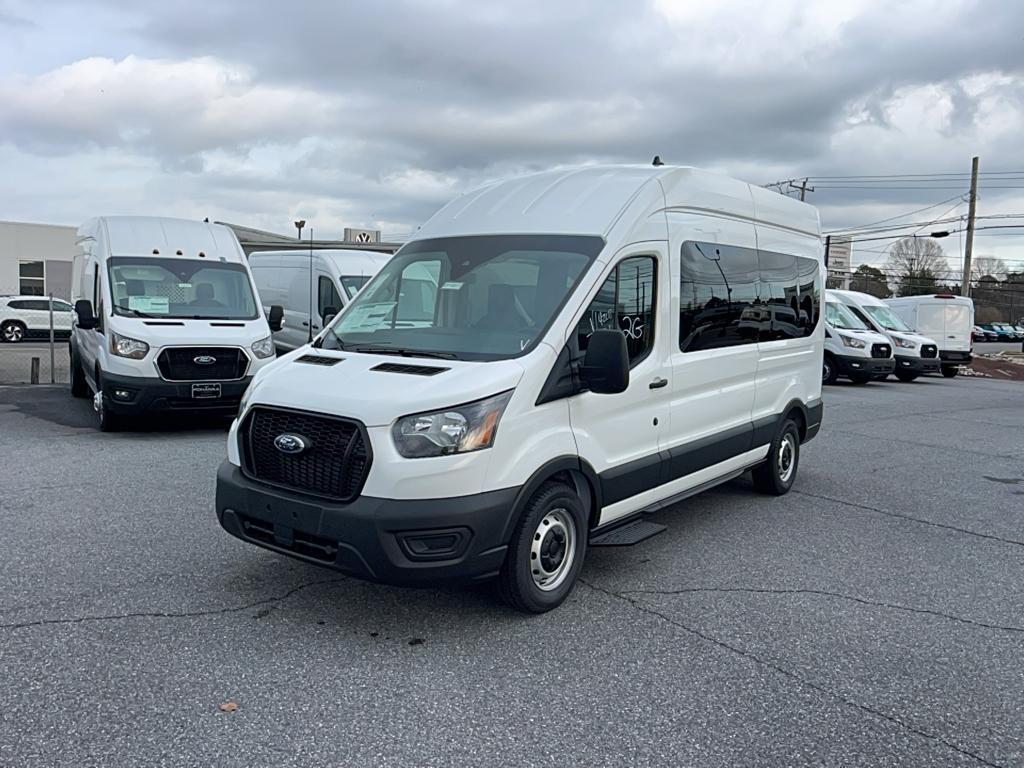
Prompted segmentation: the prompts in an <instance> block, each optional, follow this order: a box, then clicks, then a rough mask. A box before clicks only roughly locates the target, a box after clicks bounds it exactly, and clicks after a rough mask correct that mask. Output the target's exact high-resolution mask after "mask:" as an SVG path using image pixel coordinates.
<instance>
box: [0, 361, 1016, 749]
mask: <svg viewBox="0 0 1024 768" xmlns="http://www.w3.org/2000/svg"><path fill="white" fill-rule="evenodd" d="M825 402H826V406H825V422H824V426H823V428H822V431H821V434H820V436H819V437H818V438H817V439H816V440H814V441H813V442H811V443H810V444H808V445H806V446H805V448H804V452H803V454H802V458H801V464H800V467H799V475H798V478H797V481H796V486H795V488H794V490H793V491H792V492H791V493H790V494H789V495H787V496H785V497H782V498H768V497H764V496H758V495H755V494H754V493H753V492H752V490H751V487H750V482H749V480H748V479H740V480H736V481H734V482H732V483H729V484H728V485H726V486H723V487H720V488H718V489H716V490H713V491H711V492H709V493H706V494H703V495H701V496H698V497H694V498H692V499H689V500H687V501H686V502H684V503H682V504H680V505H678V506H677V507H675V508H673V509H670V510H665V511H663V512H660V513H659V514H657V515H656V516H655V517H654V519H655V520H657V521H658V522H662V523H665V524H666V525H668V526H669V528H668V531H667V532H665V533H663V534H661V535H660V536H657V537H655V538H653V539H650V540H649V541H647V542H645V543H643V544H641V545H638V546H635V547H631V548H623V549H596V550H592V551H591V552H590V553H588V555H587V562H586V565H585V568H584V571H583V577H582V578H583V581H582V583H581V584H580V585H579V586H578V587H577V589H576V590H575V592H574V593H573V595H572V596H571V598H570V600H569V601H568V602H567V603H566V604H565V605H563V606H562V607H561V608H560V609H558V610H556V611H554V612H552V613H549V614H546V615H543V616H537V617H528V616H522V615H518V614H514V613H511V612H510V611H509V610H507V609H506V608H505V607H504V606H503V605H502V604H501V603H500V602H499V601H498V600H497V598H496V597H495V595H494V594H493V592H492V591H491V590H490V589H489V588H487V587H478V588H474V589H465V590H459V589H451V590H434V589H420V590H412V589H399V588H390V587H382V586H376V585H372V584H367V583H362V582H359V581H354V580H351V579H346V578H343V577H341V576H340V575H338V574H335V573H333V572H331V571H327V570H323V569H318V568H315V567H312V566H306V565H303V564H300V563H297V562H295V561H292V560H289V559H287V558H284V557H280V556H277V555H274V554H272V553H269V552H265V551H262V550H260V549H258V548H255V547H252V546H249V545H246V544H244V543H242V542H240V541H237V540H235V539H233V538H231V537H230V536H228V535H227V534H226V533H224V532H223V531H222V530H220V528H219V526H218V525H217V522H216V517H215V515H214V510H213V492H214V472H215V469H216V466H217V464H218V463H219V462H220V460H221V458H222V457H223V455H224V451H225V448H224V442H225V436H226V433H225V429H224V428H223V426H222V425H215V426H214V427H212V428H210V427H201V426H197V425H195V424H181V423H174V424H157V425H151V426H149V427H147V429H146V430H144V431H139V432H129V433H124V434H101V433H99V432H97V431H95V429H94V428H93V415H92V413H91V412H90V410H89V408H88V405H87V404H86V403H85V402H83V401H74V400H71V399H70V397H69V396H68V395H67V394H66V392H65V391H64V389H62V388H50V387H35V388H25V387H21V388H14V387H7V388H4V387H0V456H2V462H0V466H2V471H0V526H2V527H0V531H2V534H0V585H2V590H0V766H17V767H18V768H30V767H34V766H46V767H47V768H49V767H50V766H76V767H79V766H129V765H133V766H134V765H146V766H193V765H194V766H199V765H202V766H264V765H266V766H271V765H273V766H278V765H281V766H304V767H308V766H348V765H351V766H412V765H415V766H449V765H458V766H482V765H515V766H534V765H536V766H552V765H559V766H577V765H580V766H582V765H587V766H596V765H602V766H604V765H607V766H746V765H749V766H766V765H767V766H775V765H787V766H802V765H836V766H839V765H842V766H854V765H863V766H879V765H886V766H933V765H934V766H951V765H952V766H960V765H963V766H977V765H982V766H1014V765H1022V764H1024V663H1022V659H1024V578H1022V577H1024V469H1022V463H1024V385H1021V384H1019V383H1012V382H996V381H988V380H976V379H966V378H956V379H952V380H944V379H939V378H927V379H920V380H918V381H917V382H914V383H913V384H900V383H897V382H890V383H885V384H869V385H866V386H862V387H856V386H852V385H840V386H836V387H829V388H827V389H826V391H825ZM228 702H230V703H231V704H233V705H237V709H235V711H229V712H225V711H221V709H220V705H223V704H227V703H228ZM227 709H232V706H228V707H227Z"/></svg>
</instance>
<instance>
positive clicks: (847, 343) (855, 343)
mask: <svg viewBox="0 0 1024 768" xmlns="http://www.w3.org/2000/svg"><path fill="white" fill-rule="evenodd" d="M837 335H838V336H839V338H840V339H842V340H843V346H844V347H853V348H854V349H864V347H866V346H867V344H865V343H864V342H863V341H861V340H860V339H855V338H853V336H843V334H841V333H840V334H837Z"/></svg>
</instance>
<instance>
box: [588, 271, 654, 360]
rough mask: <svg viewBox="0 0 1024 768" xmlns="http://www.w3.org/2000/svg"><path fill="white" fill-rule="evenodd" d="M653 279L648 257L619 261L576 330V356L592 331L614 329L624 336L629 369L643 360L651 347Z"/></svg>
mask: <svg viewBox="0 0 1024 768" xmlns="http://www.w3.org/2000/svg"><path fill="white" fill-rule="evenodd" d="M657 277H658V268H657V263H656V262H655V260H654V258H653V257H651V256H634V257H631V258H628V259H625V260H624V261H622V262H621V263H620V264H619V265H618V266H617V267H616V268H615V271H613V272H612V273H611V274H610V275H609V276H608V279H607V280H605V281H604V284H603V285H602V286H601V288H600V289H599V290H598V292H597V296H595V297H594V300H593V301H592V302H591V303H590V307H589V308H588V309H587V312H586V314H584V315H583V318H582V319H581V320H580V323H579V325H578V326H576V344H577V346H578V347H579V350H580V352H585V351H586V349H587V344H588V342H589V339H590V335H591V334H592V333H593V332H594V331H596V330H600V329H616V330H620V331H622V332H623V333H624V334H625V336H626V348H627V349H628V350H629V364H630V367H632V366H633V365H635V364H636V363H638V362H640V360H642V359H643V358H645V357H647V355H648V354H649V353H650V351H651V349H652V348H653V346H654V323H655V310H654V306H655V298H656V292H657Z"/></svg>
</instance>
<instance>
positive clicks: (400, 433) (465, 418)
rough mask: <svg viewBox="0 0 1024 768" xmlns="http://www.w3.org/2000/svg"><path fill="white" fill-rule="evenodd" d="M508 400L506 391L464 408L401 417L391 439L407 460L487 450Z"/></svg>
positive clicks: (509, 392) (456, 407) (463, 406)
mask: <svg viewBox="0 0 1024 768" xmlns="http://www.w3.org/2000/svg"><path fill="white" fill-rule="evenodd" d="M511 397H512V390H509V391H508V392H502V393H501V394H500V395H494V397H488V398H485V399H484V400H477V401H476V402H474V403H467V404H466V405H457V406H455V407H453V408H445V409H444V410H441V411H432V412H428V413H417V414H414V415H412V416H403V417H402V418H400V419H399V420H398V421H396V422H395V425H394V426H393V427H392V428H391V437H392V439H393V440H394V441H395V447H396V448H397V449H398V452H399V453H400V454H401V455H402V456H404V457H405V458H407V459H419V458H424V457H427V456H447V455H449V454H452V453H468V452H469V451H479V450H482V449H484V448H490V447H491V446H492V445H493V444H494V436H495V435H496V434H497V433H498V422H499V421H500V420H501V414H502V413H504V411H505V406H506V405H508V401H509V400H510V399H511Z"/></svg>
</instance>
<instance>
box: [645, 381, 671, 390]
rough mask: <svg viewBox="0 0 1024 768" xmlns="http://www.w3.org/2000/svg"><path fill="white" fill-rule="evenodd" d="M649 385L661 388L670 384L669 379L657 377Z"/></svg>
mask: <svg viewBox="0 0 1024 768" xmlns="http://www.w3.org/2000/svg"><path fill="white" fill-rule="evenodd" d="M647 386H648V388H649V389H661V388H662V387H667V386H668V379H662V378H657V379H655V380H654V381H652V382H651V383H650V384H648V385H647Z"/></svg>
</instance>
